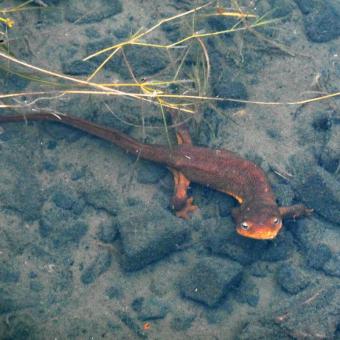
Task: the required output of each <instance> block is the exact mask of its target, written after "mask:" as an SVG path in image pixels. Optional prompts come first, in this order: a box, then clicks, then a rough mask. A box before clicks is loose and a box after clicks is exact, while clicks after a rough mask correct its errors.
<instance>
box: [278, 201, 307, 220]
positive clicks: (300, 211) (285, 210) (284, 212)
mask: <svg viewBox="0 0 340 340" xmlns="http://www.w3.org/2000/svg"><path fill="white" fill-rule="evenodd" d="M279 210H280V214H281V216H282V218H293V219H296V218H299V217H302V216H308V215H310V214H311V213H312V212H313V209H308V208H307V207H305V206H304V205H303V204H295V205H290V206H288V207H279Z"/></svg>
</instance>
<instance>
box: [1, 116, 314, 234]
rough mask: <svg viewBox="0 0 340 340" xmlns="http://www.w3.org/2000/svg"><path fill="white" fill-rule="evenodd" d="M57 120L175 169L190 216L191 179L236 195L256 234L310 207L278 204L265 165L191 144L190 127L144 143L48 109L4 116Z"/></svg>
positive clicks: (274, 230)
mask: <svg viewBox="0 0 340 340" xmlns="http://www.w3.org/2000/svg"><path fill="white" fill-rule="evenodd" d="M46 120H47V121H54V122H58V123H62V124H65V125H69V126H72V127H74V128H76V129H79V130H82V131H85V132H87V133H89V134H91V135H94V136H97V137H99V138H101V139H105V140H107V141H109V142H111V143H113V144H115V145H117V146H119V147H121V148H123V149H124V150H126V151H127V152H129V153H130V154H134V155H137V156H138V157H140V158H143V159H147V160H151V161H154V162H157V163H160V164H163V165H166V166H167V167H168V168H169V169H170V170H171V171H172V172H173V174H174V178H175V194H174V197H173V199H172V202H173V207H174V209H175V210H177V215H178V216H180V217H183V218H187V216H188V213H189V212H191V211H194V210H195V208H196V207H195V206H194V205H193V204H192V198H189V197H188V196H187V188H188V186H189V184H190V182H191V181H192V182H196V183H200V184H203V185H206V186H208V187H211V188H213V189H216V190H218V191H221V192H223V193H226V194H228V195H231V196H232V197H234V198H235V199H236V200H237V201H238V203H239V204H240V205H239V206H238V207H236V208H234V209H233V210H232V216H233V218H234V220H235V222H236V230H237V232H238V233H239V234H241V235H243V236H246V237H250V238H254V239H261V240H266V239H273V238H274V237H276V235H277V234H278V232H279V231H280V229H281V227H282V219H283V218H285V217H292V218H297V217H300V216H303V215H308V214H309V213H310V212H311V210H310V209H307V208H306V207H305V206H304V205H302V204H297V205H292V206H287V207H278V205H277V203H276V200H275V196H274V193H273V191H272V189H271V187H270V184H269V182H268V180H267V177H266V174H265V173H264V171H263V170H262V169H261V168H260V167H259V166H257V165H256V164H255V163H253V162H251V161H249V160H246V159H243V158H242V157H241V156H239V155H237V154H236V153H234V152H231V151H228V150H220V149H215V150H214V149H210V148H206V147H197V146H193V145H192V144H191V139H190V135H189V134H188V132H187V130H186V129H182V130H179V132H178V134H177V139H178V145H176V146H173V147H171V148H170V147H167V146H164V145H154V144H152V145H151V144H144V143H141V142H139V141H137V140H136V139H134V138H131V137H129V136H128V135H126V134H124V133H121V132H119V131H118V130H116V129H113V128H108V127H104V126H100V125H98V124H95V123H92V122H89V121H87V120H84V119H81V118H76V117H72V116H68V115H55V114H51V113H47V112H39V113H28V114H25V115H9V116H0V123H4V122H18V121H46Z"/></svg>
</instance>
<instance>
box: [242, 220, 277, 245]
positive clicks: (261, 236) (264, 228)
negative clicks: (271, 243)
mask: <svg viewBox="0 0 340 340" xmlns="http://www.w3.org/2000/svg"><path fill="white" fill-rule="evenodd" d="M281 228H282V220H281V218H279V217H272V218H270V219H269V220H268V221H266V222H262V223H255V222H252V221H251V220H245V221H243V222H241V223H239V224H238V225H237V227H236V230H237V232H238V233H239V234H240V235H242V236H245V237H250V238H254V239H257V240H271V239H273V238H275V237H276V236H277V234H278V233H279V231H280V229H281Z"/></svg>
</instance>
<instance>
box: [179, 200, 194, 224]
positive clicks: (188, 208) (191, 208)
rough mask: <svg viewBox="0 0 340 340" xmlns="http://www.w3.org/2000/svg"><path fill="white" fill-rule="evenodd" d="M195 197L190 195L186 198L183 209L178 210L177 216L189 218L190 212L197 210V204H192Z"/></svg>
mask: <svg viewBox="0 0 340 340" xmlns="http://www.w3.org/2000/svg"><path fill="white" fill-rule="evenodd" d="M192 201H193V198H192V197H190V198H188V199H187V200H186V202H185V205H184V207H183V208H182V209H181V210H178V211H176V216H177V217H180V218H183V219H184V220H188V219H189V218H190V214H191V213H193V212H194V211H196V210H197V208H198V207H197V205H194V204H192Z"/></svg>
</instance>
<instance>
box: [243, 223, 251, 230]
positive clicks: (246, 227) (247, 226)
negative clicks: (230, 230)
mask: <svg viewBox="0 0 340 340" xmlns="http://www.w3.org/2000/svg"><path fill="white" fill-rule="evenodd" d="M241 228H242V229H243V230H249V225H248V223H247V222H242V223H241Z"/></svg>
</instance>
